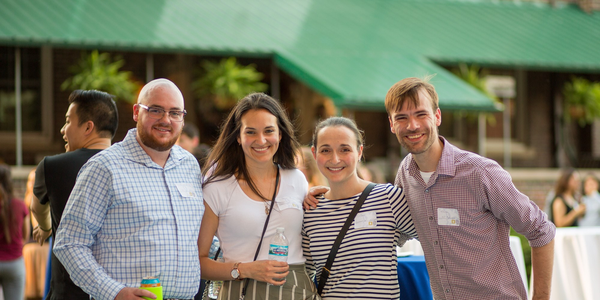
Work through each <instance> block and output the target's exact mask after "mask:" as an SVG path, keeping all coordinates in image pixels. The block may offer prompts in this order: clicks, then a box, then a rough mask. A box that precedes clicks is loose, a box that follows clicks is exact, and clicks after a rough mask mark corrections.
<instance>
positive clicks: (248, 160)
mask: <svg viewBox="0 0 600 300" xmlns="http://www.w3.org/2000/svg"><path fill="white" fill-rule="evenodd" d="M298 150H299V144H298V142H297V141H296V138H295V136H294V129H293V126H292V124H291V122H290V121H289V118H288V116H287V115H286V113H285V111H284V110H283V107H282V106H281V105H280V104H279V102H278V101H277V100H275V99H273V98H271V97H270V96H268V95H266V94H263V93H253V94H250V95H248V96H246V97H244V98H243V99H241V100H240V101H239V102H238V103H237V105H236V106H235V107H234V108H233V110H232V111H231V113H230V114H229V116H228V117H227V119H226V121H225V123H224V125H223V126H222V130H221V133H220V135H219V138H218V140H217V142H216V144H215V146H214V148H213V150H212V151H211V153H210V155H209V157H208V160H207V165H206V166H205V167H204V170H203V173H204V175H205V181H204V184H203V190H204V201H205V207H206V213H205V215H204V219H203V220H202V227H201V230H200V236H199V237H198V248H199V252H200V266H201V267H202V275H203V278H205V279H209V280H223V281H224V284H223V287H222V289H221V292H220V295H219V299H236V300H237V299H239V298H240V295H241V294H242V293H243V292H242V290H244V286H245V283H246V282H247V288H248V289H247V291H245V292H246V294H245V297H246V298H245V299H248V300H266V299H278V300H284V299H298V300H300V299H313V298H314V297H315V295H316V290H315V288H314V284H313V283H312V281H311V280H310V278H309V277H308V274H307V273H306V270H305V266H304V263H305V259H304V256H303V255H302V237H301V233H300V232H301V229H302V216H303V211H302V200H303V199H304V196H305V195H306V193H307V191H308V184H307V182H306V178H305V177H304V175H303V174H302V172H300V171H299V170H298V169H296V167H295V159H296V155H297V153H298ZM273 197H274V198H273ZM271 207H272V210H271ZM267 217H269V223H268V226H267V228H266V231H265V233H264V238H263V241H262V244H261V246H260V248H258V245H259V241H260V239H261V235H262V230H263V228H264V224H265V221H266V220H267ZM277 227H284V228H285V233H284V234H285V236H286V237H287V239H288V243H289V248H288V249H289V252H288V257H287V263H286V262H282V261H276V260H268V257H269V241H270V240H271V239H272V237H273V236H274V235H275V234H276V228H277ZM215 233H216V235H217V237H218V238H219V241H220V244H221V249H222V251H223V258H224V262H218V261H214V260H213V259H212V257H209V248H210V244H211V241H212V238H213V236H214V235H215ZM257 248H258V256H257V258H256V260H254V257H255V253H256V251H257ZM241 279H245V280H241Z"/></svg>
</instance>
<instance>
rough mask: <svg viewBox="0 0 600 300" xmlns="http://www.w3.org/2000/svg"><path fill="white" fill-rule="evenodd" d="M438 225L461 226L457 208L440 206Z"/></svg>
mask: <svg viewBox="0 0 600 300" xmlns="http://www.w3.org/2000/svg"><path fill="white" fill-rule="evenodd" d="M438 225H446V226H460V218H459V217H458V210H457V209H455V208H438Z"/></svg>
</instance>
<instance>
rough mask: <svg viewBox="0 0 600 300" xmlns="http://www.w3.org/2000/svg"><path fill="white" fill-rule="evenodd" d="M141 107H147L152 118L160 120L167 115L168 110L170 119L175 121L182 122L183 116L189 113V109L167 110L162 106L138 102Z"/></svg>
mask: <svg viewBox="0 0 600 300" xmlns="http://www.w3.org/2000/svg"><path fill="white" fill-rule="evenodd" d="M137 105H138V106H139V107H141V108H143V109H145V110H147V111H148V115H150V118H152V119H156V120H160V119H162V118H163V117H164V116H165V113H166V112H168V113H169V119H171V121H174V122H181V121H183V117H185V115H187V111H185V109H184V110H169V111H166V110H164V109H162V108H160V107H148V106H146V105H144V104H139V103H138V104H137Z"/></svg>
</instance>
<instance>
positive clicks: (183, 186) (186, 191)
mask: <svg viewBox="0 0 600 300" xmlns="http://www.w3.org/2000/svg"><path fill="white" fill-rule="evenodd" d="M175 185H176V186H177V189H178V190H179V193H180V194H181V197H183V198H188V197H195V196H197V195H196V191H195V190H194V184H192V183H176V184H175Z"/></svg>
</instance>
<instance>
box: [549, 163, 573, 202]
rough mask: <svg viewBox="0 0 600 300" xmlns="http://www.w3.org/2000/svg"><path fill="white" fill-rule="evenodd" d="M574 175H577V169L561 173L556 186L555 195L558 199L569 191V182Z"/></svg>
mask: <svg viewBox="0 0 600 300" xmlns="http://www.w3.org/2000/svg"><path fill="white" fill-rule="evenodd" d="M573 174H575V169H571V168H569V169H564V170H562V171H561V173H560V177H558V180H557V181H556V184H555V186H554V194H555V195H556V197H558V196H560V195H562V194H564V193H565V192H566V191H567V189H568V188H569V180H570V179H571V177H573Z"/></svg>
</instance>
